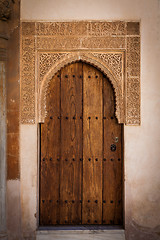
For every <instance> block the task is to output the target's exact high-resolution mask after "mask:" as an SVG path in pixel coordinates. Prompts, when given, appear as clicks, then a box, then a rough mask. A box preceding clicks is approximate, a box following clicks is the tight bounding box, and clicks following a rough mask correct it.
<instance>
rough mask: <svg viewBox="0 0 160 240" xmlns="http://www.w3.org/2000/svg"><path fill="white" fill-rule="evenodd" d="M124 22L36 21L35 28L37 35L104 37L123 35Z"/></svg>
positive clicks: (124, 29)
mask: <svg viewBox="0 0 160 240" xmlns="http://www.w3.org/2000/svg"><path fill="white" fill-rule="evenodd" d="M125 24H126V23H125V22H123V21H113V22H97V21H87V22H86V21H79V22H38V23H36V30H37V35H38V36H44V35H45V36H55V37H60V36H79V37H84V36H86V37H89V36H92V37H94V36H97V37H101V36H103V37H105V36H110V35H113V36H114V35H125V34H126V26H125Z"/></svg>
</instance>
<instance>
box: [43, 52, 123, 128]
mask: <svg viewBox="0 0 160 240" xmlns="http://www.w3.org/2000/svg"><path fill="white" fill-rule="evenodd" d="M78 60H81V61H84V62H87V63H90V64H92V65H93V66H95V67H97V68H98V69H100V70H101V71H102V72H103V73H104V74H106V75H107V76H108V77H109V79H110V81H111V83H112V85H113V88H114V91H115V97H116V116H117V119H118V122H119V123H123V122H124V96H123V92H124V91H123V85H124V83H123V79H124V78H123V76H124V73H123V64H124V63H123V53H87V52H81V53H79V52H77V53H41V54H39V69H40V70H39V72H40V73H39V81H38V82H39V87H38V88H39V96H40V101H39V121H40V122H44V119H45V116H46V115H47V112H46V104H45V103H46V93H47V87H48V84H49V82H50V81H51V79H52V77H53V76H54V74H55V73H56V72H57V71H59V70H60V69H61V68H62V67H64V66H66V65H67V64H69V63H71V62H75V61H78ZM50 66H51V67H50ZM116 66H117V67H116Z"/></svg>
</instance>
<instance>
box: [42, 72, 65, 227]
mask: <svg viewBox="0 0 160 240" xmlns="http://www.w3.org/2000/svg"><path fill="white" fill-rule="evenodd" d="M59 76H60V75H59V72H58V73H57V74H56V75H55V76H54V77H53V78H52V80H51V81H50V84H49V87H48V92H47V99H46V103H47V104H46V106H47V112H48V114H47V117H46V119H45V122H44V124H41V165H40V225H53V224H58V223H59V161H58V160H57V159H59V158H60V120H59V119H58V116H60V77H59Z"/></svg>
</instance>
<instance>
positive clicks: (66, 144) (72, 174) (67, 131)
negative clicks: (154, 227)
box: [40, 62, 122, 226]
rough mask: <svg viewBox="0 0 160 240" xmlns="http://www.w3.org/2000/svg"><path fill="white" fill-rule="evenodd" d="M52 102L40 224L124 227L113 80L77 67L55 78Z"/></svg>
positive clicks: (44, 127) (45, 133)
mask: <svg viewBox="0 0 160 240" xmlns="http://www.w3.org/2000/svg"><path fill="white" fill-rule="evenodd" d="M46 97H47V100H46V102H47V105H46V108H47V117H46V119H45V122H44V124H41V148H40V149H41V161H40V225H41V226H47V225H55V224H111V225H113V224H120V225H121V224H122V125H121V124H118V123H117V119H116V117H115V103H114V102H115V101H114V92H113V89H112V86H111V84H110V82H109V79H108V78H107V77H106V76H104V75H103V74H102V73H101V72H100V71H99V70H97V69H96V68H94V67H93V66H91V65H88V64H86V63H82V62H76V63H73V64H70V65H68V66H66V67H64V68H63V69H62V70H61V71H59V72H58V73H57V74H56V75H55V76H54V77H53V78H52V80H51V81H50V84H49V86H48V92H47V96H46Z"/></svg>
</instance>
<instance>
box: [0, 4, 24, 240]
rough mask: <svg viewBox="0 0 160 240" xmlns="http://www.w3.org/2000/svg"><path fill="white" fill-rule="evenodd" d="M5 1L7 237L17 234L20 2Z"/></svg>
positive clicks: (18, 204) (14, 236)
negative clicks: (6, 14)
mask: <svg viewBox="0 0 160 240" xmlns="http://www.w3.org/2000/svg"><path fill="white" fill-rule="evenodd" d="M3 2H4V5H6V6H7V3H8V4H9V5H8V6H9V8H10V15H9V17H8V19H7V20H6V23H7V25H8V40H7V65H6V69H7V78H6V79H7V82H6V94H7V101H6V107H7V114H6V115H7V146H6V149H7V151H6V159H7V192H6V193H7V194H6V196H7V229H8V237H9V239H10V238H11V239H19V236H20V216H21V215H20V171H19V108H20V97H19V96H20V81H19V80H20V75H19V74H20V71H19V65H20V1H19V0H15V1H8V2H7V1H6V2H5V1H3Z"/></svg>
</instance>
